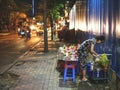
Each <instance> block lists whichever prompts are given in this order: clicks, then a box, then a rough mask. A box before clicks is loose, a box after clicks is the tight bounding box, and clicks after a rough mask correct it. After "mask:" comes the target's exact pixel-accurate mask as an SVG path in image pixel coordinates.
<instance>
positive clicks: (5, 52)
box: [0, 33, 41, 69]
mask: <svg viewBox="0 0 120 90" xmlns="http://www.w3.org/2000/svg"><path fill="white" fill-rule="evenodd" d="M40 40H41V38H40V37H37V36H32V37H31V39H30V40H26V38H21V37H20V36H18V35H17V34H16V33H14V34H3V35H0V69H1V68H2V67H4V66H7V65H9V64H11V63H13V62H14V61H15V60H16V59H17V58H18V57H20V56H21V55H22V54H24V53H25V52H26V51H27V50H29V49H30V48H31V47H32V46H33V45H35V44H36V43H37V42H39V41H40Z"/></svg>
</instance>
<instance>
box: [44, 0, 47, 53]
mask: <svg viewBox="0 0 120 90" xmlns="http://www.w3.org/2000/svg"><path fill="white" fill-rule="evenodd" d="M46 16H47V15H46V0H44V16H43V20H44V52H48V35H47V27H46V26H47V25H46Z"/></svg>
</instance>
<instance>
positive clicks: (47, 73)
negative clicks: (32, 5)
mask: <svg viewBox="0 0 120 90" xmlns="http://www.w3.org/2000/svg"><path fill="white" fill-rule="evenodd" d="M51 43H52V42H51ZM52 44H54V43H52ZM51 46H54V45H51ZM49 48H50V49H51V50H50V51H49V52H48V53H43V52H41V49H42V48H40V47H39V44H38V46H36V47H35V48H34V49H33V50H31V51H30V52H28V53H27V54H26V55H25V56H23V57H21V58H19V59H18V62H17V63H16V64H15V65H14V66H13V67H12V68H11V69H9V71H8V72H11V73H14V74H17V75H18V76H19V79H18V80H17V81H16V82H15V84H14V85H13V86H12V87H11V88H10V89H9V90H116V89H115V88H113V89H112V88H110V85H111V84H110V85H109V84H106V85H105V84H100V85H99V84H91V83H90V82H81V83H78V79H77V80H76V83H73V82H72V81H71V80H68V81H66V82H64V81H63V75H61V73H60V72H59V71H58V70H57V69H56V68H57V67H58V66H57V65H58V60H57V50H56V49H57V47H55V48H52V47H49Z"/></svg>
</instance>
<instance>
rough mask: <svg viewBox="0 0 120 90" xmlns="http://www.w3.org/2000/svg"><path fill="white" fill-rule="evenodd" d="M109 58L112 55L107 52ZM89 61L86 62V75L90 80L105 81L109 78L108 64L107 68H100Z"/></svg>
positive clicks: (95, 81)
mask: <svg viewBox="0 0 120 90" xmlns="http://www.w3.org/2000/svg"><path fill="white" fill-rule="evenodd" d="M107 56H108V59H109V60H110V59H111V57H112V55H111V54H107ZM95 65H96V64H94V65H93V64H92V63H91V62H90V63H88V64H87V75H88V78H89V80H90V81H92V82H94V83H98V82H104V83H107V82H108V81H109V80H110V65H109V67H108V68H106V69H105V68H100V67H97V66H95Z"/></svg>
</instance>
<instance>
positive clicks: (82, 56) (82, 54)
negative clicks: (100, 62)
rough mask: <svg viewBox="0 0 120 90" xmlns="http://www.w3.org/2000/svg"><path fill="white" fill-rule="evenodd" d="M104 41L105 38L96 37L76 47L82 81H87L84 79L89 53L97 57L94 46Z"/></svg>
mask: <svg viewBox="0 0 120 90" xmlns="http://www.w3.org/2000/svg"><path fill="white" fill-rule="evenodd" d="M104 41H105V37H104V36H103V35H101V36H96V37H95V38H92V39H88V40H85V41H83V43H81V44H80V45H79V47H78V60H79V62H80V66H81V71H82V81H87V78H86V67H87V61H88V60H87V56H88V55H89V53H91V55H92V56H94V57H95V58H97V57H99V55H98V54H97V53H96V52H95V50H94V46H95V44H100V43H103V42H104Z"/></svg>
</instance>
